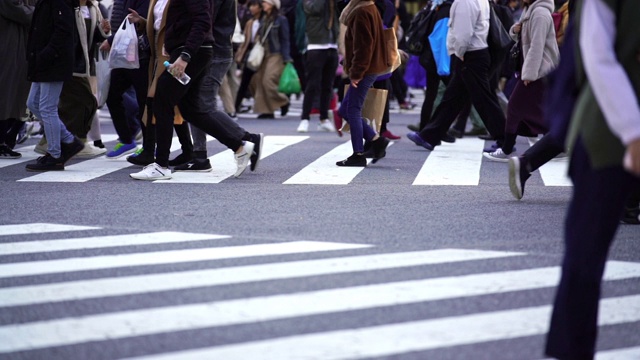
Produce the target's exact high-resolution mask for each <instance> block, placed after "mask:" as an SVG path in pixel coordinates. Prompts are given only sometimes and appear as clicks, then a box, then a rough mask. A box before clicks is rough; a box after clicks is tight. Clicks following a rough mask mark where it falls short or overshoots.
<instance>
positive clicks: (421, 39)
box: [406, 6, 435, 55]
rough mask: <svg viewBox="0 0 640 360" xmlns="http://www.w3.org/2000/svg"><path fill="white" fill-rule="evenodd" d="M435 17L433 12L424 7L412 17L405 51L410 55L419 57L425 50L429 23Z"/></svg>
mask: <svg viewBox="0 0 640 360" xmlns="http://www.w3.org/2000/svg"><path fill="white" fill-rule="evenodd" d="M433 16H435V10H431V8H430V7H429V6H425V7H423V8H422V9H420V11H418V13H417V14H416V15H415V16H414V17H413V19H412V20H411V25H409V30H407V33H406V37H407V49H406V51H407V52H408V53H409V54H412V55H420V54H422V52H423V51H424V50H425V49H426V48H427V46H428V44H427V41H428V36H429V34H428V31H429V22H430V21H431V18H433Z"/></svg>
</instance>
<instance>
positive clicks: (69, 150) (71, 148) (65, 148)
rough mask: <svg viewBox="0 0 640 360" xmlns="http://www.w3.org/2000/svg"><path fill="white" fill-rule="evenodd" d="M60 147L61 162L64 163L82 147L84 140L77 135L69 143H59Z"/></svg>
mask: <svg viewBox="0 0 640 360" xmlns="http://www.w3.org/2000/svg"><path fill="white" fill-rule="evenodd" d="M60 148H61V150H62V162H63V163H66V162H67V161H69V159H71V158H72V157H74V156H75V155H76V154H77V153H79V152H80V151H82V149H84V142H82V140H80V139H78V138H77V137H74V138H73V141H72V142H71V143H69V144H65V143H61V144H60Z"/></svg>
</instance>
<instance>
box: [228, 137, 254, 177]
mask: <svg viewBox="0 0 640 360" xmlns="http://www.w3.org/2000/svg"><path fill="white" fill-rule="evenodd" d="M254 147H255V145H254V144H253V143H252V142H250V141H245V143H244V149H243V151H242V152H241V153H239V154H234V156H235V158H236V164H237V165H238V170H236V173H235V174H233V176H234V177H240V175H242V173H243V172H244V171H245V170H247V165H249V160H250V159H251V154H253V148H254Z"/></svg>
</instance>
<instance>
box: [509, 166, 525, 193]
mask: <svg viewBox="0 0 640 360" xmlns="http://www.w3.org/2000/svg"><path fill="white" fill-rule="evenodd" d="M519 177H520V160H519V159H518V158H515V159H513V160H511V161H509V188H510V189H511V194H512V195H513V197H514V198H516V199H517V200H520V199H522V184H520V179H519Z"/></svg>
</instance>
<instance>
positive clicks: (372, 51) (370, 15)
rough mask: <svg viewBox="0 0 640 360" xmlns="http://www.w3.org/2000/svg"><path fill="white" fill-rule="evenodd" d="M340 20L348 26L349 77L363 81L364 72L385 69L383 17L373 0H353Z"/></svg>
mask: <svg viewBox="0 0 640 360" xmlns="http://www.w3.org/2000/svg"><path fill="white" fill-rule="evenodd" d="M352 3H353V5H352ZM350 5H351V6H352V7H351V8H350V7H349V6H350ZM340 22H341V23H343V24H344V25H346V26H347V31H346V33H345V37H344V46H345V57H344V71H345V72H347V73H348V74H349V78H350V79H351V80H361V79H362V78H363V77H364V76H365V75H369V74H381V73H383V72H384V71H386V70H387V68H388V66H387V56H386V54H385V51H386V48H385V43H384V35H383V29H384V28H383V25H382V17H381V16H380V13H379V12H378V9H377V8H376V6H375V4H374V3H373V1H367V0H359V1H358V0H351V2H349V5H348V6H347V7H346V8H345V10H344V11H343V13H342V15H341V16H340Z"/></svg>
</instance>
